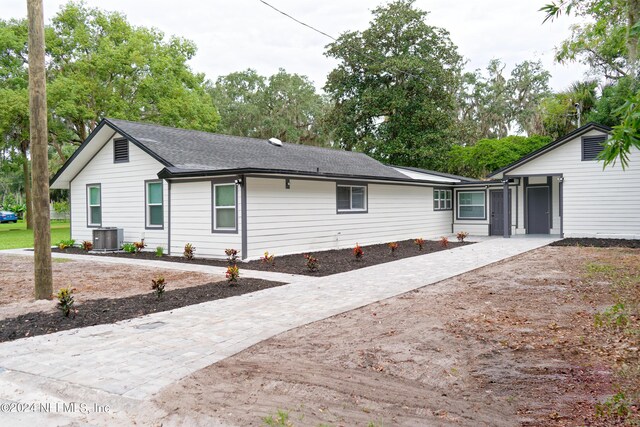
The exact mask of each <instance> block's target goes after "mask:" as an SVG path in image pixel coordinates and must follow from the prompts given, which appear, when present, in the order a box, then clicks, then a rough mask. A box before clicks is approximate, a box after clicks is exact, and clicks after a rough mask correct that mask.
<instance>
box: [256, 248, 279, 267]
mask: <svg viewBox="0 0 640 427" xmlns="http://www.w3.org/2000/svg"><path fill="white" fill-rule="evenodd" d="M260 261H262V263H263V264H271V265H275V263H276V256H275V255H274V254H270V253H269V251H266V252H265V253H264V256H263V257H260Z"/></svg>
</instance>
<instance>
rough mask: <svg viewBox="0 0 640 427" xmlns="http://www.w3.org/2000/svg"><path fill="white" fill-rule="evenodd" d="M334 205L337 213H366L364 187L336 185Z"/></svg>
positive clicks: (365, 190) (365, 192)
mask: <svg viewBox="0 0 640 427" xmlns="http://www.w3.org/2000/svg"><path fill="white" fill-rule="evenodd" d="M336 203H337V208H338V213H344V212H366V211H367V186H366V185H338V186H337V188H336Z"/></svg>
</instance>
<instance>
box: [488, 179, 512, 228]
mask: <svg viewBox="0 0 640 427" xmlns="http://www.w3.org/2000/svg"><path fill="white" fill-rule="evenodd" d="M490 193H491V204H490V205H489V206H490V209H489V212H490V214H491V219H490V221H489V224H490V225H489V231H490V234H491V235H492V236H502V235H504V211H503V209H504V192H503V191H502V190H491V192H490ZM509 216H511V212H509ZM509 234H511V227H509Z"/></svg>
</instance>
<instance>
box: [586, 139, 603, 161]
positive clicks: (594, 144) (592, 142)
mask: <svg viewBox="0 0 640 427" xmlns="http://www.w3.org/2000/svg"><path fill="white" fill-rule="evenodd" d="M606 139H607V137H606V136H605V135H598V136H585V137H583V138H582V160H597V159H598V154H600V152H601V151H602V150H603V149H604V146H603V144H604V142H605V140H606Z"/></svg>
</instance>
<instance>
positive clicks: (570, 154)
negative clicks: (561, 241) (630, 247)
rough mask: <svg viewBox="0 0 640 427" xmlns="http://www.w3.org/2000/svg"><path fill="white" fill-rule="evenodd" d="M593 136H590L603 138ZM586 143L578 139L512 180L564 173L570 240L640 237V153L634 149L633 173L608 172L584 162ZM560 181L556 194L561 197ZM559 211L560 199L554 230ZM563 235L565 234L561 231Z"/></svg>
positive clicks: (518, 171) (526, 166) (528, 165)
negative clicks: (599, 237)
mask: <svg viewBox="0 0 640 427" xmlns="http://www.w3.org/2000/svg"><path fill="white" fill-rule="evenodd" d="M599 134H601V132H598V131H591V132H589V133H587V134H586V136H594V135H599ZM581 150H582V145H581V137H578V138H575V139H573V140H571V141H569V142H567V143H565V144H563V145H561V146H559V147H557V148H555V149H553V150H551V151H549V152H548V153H545V154H543V155H542V156H540V157H538V158H536V159H534V160H531V161H530V162H528V163H525V164H524V165H522V166H520V167H518V168H515V169H513V170H512V171H509V172H508V174H509V175H529V174H531V175H533V174H551V173H562V174H563V178H564V184H563V213H564V223H563V225H564V233H565V236H567V237H593V236H612V237H622V238H638V237H639V236H640V214H639V212H640V152H638V150H637V149H633V150H632V153H631V157H630V160H631V161H630V167H629V168H627V170H622V168H621V167H620V165H619V164H618V165H616V166H608V167H607V168H606V169H604V170H603V168H602V163H601V162H595V161H586V162H585V161H582V151H581ZM557 187H558V183H557V179H555V178H554V188H553V191H554V194H557ZM557 213H558V207H557V206H556V199H555V197H554V224H553V225H554V229H557V224H559V223H557V222H556V221H559V220H560V218H559V217H557ZM558 231H559V229H558Z"/></svg>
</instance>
